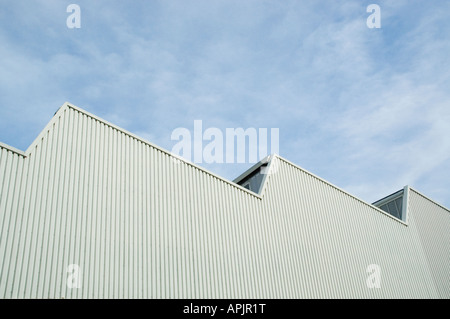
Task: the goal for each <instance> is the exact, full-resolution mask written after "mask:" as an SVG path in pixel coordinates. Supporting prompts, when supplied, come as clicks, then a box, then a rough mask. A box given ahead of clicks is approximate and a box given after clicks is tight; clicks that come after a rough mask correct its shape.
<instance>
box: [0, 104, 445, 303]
mask: <svg viewBox="0 0 450 319" xmlns="http://www.w3.org/2000/svg"><path fill="white" fill-rule="evenodd" d="M270 165H271V174H270V175H268V176H267V178H266V181H265V185H264V189H263V192H262V196H258V195H255V194H253V193H251V192H250V191H247V190H245V189H244V188H242V187H240V186H237V185H235V184H233V183H231V182H229V181H226V180H224V179H222V178H220V177H218V176H215V175H214V174H211V173H209V172H207V171H205V170H203V169H201V168H199V167H197V166H195V165H192V164H189V163H186V162H184V161H180V160H178V159H176V158H175V157H173V156H171V155H170V154H169V153H168V152H166V151H163V150H161V149H159V148H157V147H155V146H153V145H151V144H149V143H147V142H145V141H143V140H141V139H139V138H138V137H136V136H134V135H132V134H130V133H127V132H125V131H123V130H121V129H120V128H117V127H115V126H114V125H111V124H109V123H107V122H104V121H103V120H101V119H98V118H96V117H95V116H92V115H90V114H89V113H87V112H84V111H82V110H80V109H78V108H76V107H72V106H70V105H68V104H66V105H65V106H64V107H62V108H61V109H60V110H59V111H58V112H57V113H56V115H55V116H54V118H53V119H52V121H51V122H50V123H49V125H47V127H46V129H45V130H44V131H43V132H42V133H41V134H40V135H39V137H38V138H37V139H36V141H35V142H34V143H33V144H32V145H31V146H30V148H29V149H28V150H27V152H26V153H25V154H24V156H22V155H20V154H18V153H14V152H13V151H11V150H9V149H7V148H4V147H3V146H2V145H0V174H1V175H0V210H1V211H0V218H1V219H0V222H1V225H0V229H1V232H2V233H1V234H0V256H1V258H2V260H1V264H0V267H1V268H0V297H1V298H420V297H424V298H427V297H438V296H441V297H445V298H448V297H449V294H448V288H447V290H445V289H444V290H441V289H440V288H439V292H440V295H439V294H438V292H437V290H436V288H435V280H436V277H433V276H438V278H440V277H439V276H443V270H447V273H448V267H449V266H448V264H447V265H445V264H442V262H441V261H440V260H438V258H437V257H436V258H435V257H433V258H434V260H436V264H437V265H438V264H439V265H442V267H443V268H442V269H440V270H439V271H440V272H439V271H438V274H437V275H432V274H431V272H432V271H433V270H434V268H433V267H429V265H428V260H429V258H430V257H429V256H428V255H425V254H424V252H423V250H422V248H421V247H422V246H421V238H422V237H421V235H420V234H419V233H420V232H418V231H417V230H416V229H417V228H418V227H416V226H414V225H415V224H414V222H415V220H414V218H413V220H412V222H413V223H412V225H411V226H406V225H405V224H404V223H402V222H400V221H398V220H396V219H395V218H392V217H390V216H389V215H387V214H385V213H383V212H382V211H380V210H378V209H376V208H374V207H373V206H371V205H369V204H366V203H364V202H362V201H360V200H358V199H356V198H354V197H352V196H351V195H348V194H347V193H345V192H343V191H341V190H339V189H337V188H335V187H333V186H331V185H330V184H328V183H326V182H324V181H323V180H321V179H319V178H317V177H315V176H313V175H311V174H310V173H307V172H305V171H303V170H302V169H300V168H298V167H296V166H295V165H293V164H291V163H289V162H287V161H285V160H283V159H281V158H279V157H274V159H273V160H272V163H271V164H270ZM412 214H414V210H413V212H412ZM443 218H444V219H445V218H447V217H443ZM447 221H448V219H447ZM435 249H436V252H438V251H439V249H447V251H448V242H447V243H444V244H443V246H438V244H436V245H435ZM71 264H76V265H79V266H80V270H81V273H80V274H81V277H80V278H81V288H69V287H68V284H67V283H68V277H69V275H70V273H68V272H67V270H68V269H67V268H68V266H69V265H71ZM370 264H378V265H379V266H380V267H381V271H382V273H381V288H379V289H369V288H368V287H367V285H366V280H367V277H368V276H369V274H368V273H367V272H366V269H367V266H368V265H370ZM441 291H443V293H442V292H441Z"/></svg>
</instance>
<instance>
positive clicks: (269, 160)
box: [0, 102, 450, 226]
mask: <svg viewBox="0 0 450 319" xmlns="http://www.w3.org/2000/svg"><path fill="white" fill-rule="evenodd" d="M69 108H71V109H73V110H76V111H78V112H80V113H82V114H85V115H86V116H89V117H91V118H93V119H95V120H97V121H99V122H101V123H103V124H105V125H107V126H109V127H111V128H113V129H115V130H117V131H119V132H122V133H124V134H126V135H128V136H130V137H132V138H134V139H136V140H138V141H140V142H142V143H144V144H146V145H149V146H151V147H152V148H154V149H157V150H159V151H161V152H163V153H165V154H167V155H169V156H171V157H173V158H175V159H176V160H179V161H181V162H183V163H185V164H187V165H190V166H192V167H194V168H196V169H198V170H200V171H202V172H204V173H206V174H208V175H210V176H212V177H215V178H217V179H219V180H221V181H223V182H225V183H227V184H229V185H231V186H233V187H235V188H238V189H239V190H241V191H244V192H246V193H247V194H249V195H251V196H254V197H256V198H258V199H260V200H261V199H262V198H263V193H264V189H265V184H266V183H267V182H268V179H267V178H265V179H264V181H263V183H262V185H261V190H262V191H261V194H257V193H255V192H252V191H250V190H248V189H246V188H245V187H242V186H241V185H239V184H237V183H236V181H237V182H239V181H240V180H242V179H243V178H245V177H246V176H247V175H248V174H251V173H252V172H253V171H254V170H255V169H257V168H258V167H260V166H261V165H263V164H266V163H269V166H271V163H272V162H273V161H274V159H275V157H277V158H279V159H280V160H282V161H284V162H285V163H287V164H289V165H291V166H293V167H295V168H297V169H299V170H300V171H302V172H304V173H306V174H308V175H310V176H312V177H314V178H316V179H318V180H319V181H321V182H323V183H325V184H327V185H328V186H331V187H332V188H334V189H336V190H338V191H340V192H342V193H344V194H346V195H348V196H350V197H351V198H353V199H356V200H357V201H359V202H361V203H363V204H365V205H367V206H368V207H370V208H372V209H374V210H375V211H378V212H380V213H382V214H384V215H386V216H388V217H390V218H392V219H394V220H396V221H398V222H400V223H401V224H403V225H406V226H407V225H408V224H407V223H405V222H404V221H402V220H400V219H398V218H396V217H394V216H392V215H390V214H388V213H386V212H385V211H383V210H381V209H379V208H378V207H376V206H374V205H372V204H370V203H368V202H366V201H364V200H362V199H360V198H358V197H356V196H355V195H352V194H350V193H349V192H347V191H345V190H343V189H342V188H340V187H338V186H336V185H334V184H332V183H330V182H328V181H326V180H325V179H323V178H321V177H319V176H317V175H315V174H313V173H311V172H309V171H307V170H306V169H304V168H302V167H300V166H298V165H297V164H294V163H292V162H291V161H289V160H287V159H285V158H283V157H281V156H279V155H278V154H272V155H269V156H267V157H265V158H263V159H262V160H261V161H259V162H258V163H256V164H255V165H253V166H252V167H250V168H249V169H247V170H246V171H245V172H244V173H242V174H241V175H239V176H238V177H237V178H235V179H234V180H233V181H230V180H228V179H226V178H224V177H222V176H219V175H217V174H215V173H213V172H211V171H209V170H207V169H206V168H204V167H201V166H199V165H197V164H195V163H192V162H190V161H188V160H186V159H184V158H182V157H181V156H178V155H176V154H173V153H171V152H169V151H168V150H166V149H164V148H162V147H160V146H158V145H155V144H153V143H151V142H149V141H147V140H145V139H143V138H142V137H140V136H137V135H136V134H134V133H131V132H129V131H127V130H125V129H123V128H121V127H119V126H117V125H115V124H112V123H110V122H108V121H107V120H105V119H102V118H100V117H98V116H97V115H94V114H92V113H90V112H88V111H86V110H84V109H82V108H80V107H77V106H75V105H73V104H72V103H69V102H65V103H64V104H63V105H62V106H61V107H60V108H59V109H58V110H57V111H56V112H55V114H54V115H53V117H52V119H51V120H50V121H49V122H48V123H47V125H46V126H45V127H44V129H43V130H42V131H41V132H40V133H39V134H38V136H37V137H36V138H35V140H34V141H33V142H32V143H31V145H30V146H29V147H28V148H27V150H26V151H25V152H24V151H21V150H19V149H16V148H14V147H12V146H10V145H7V144H4V143H1V142H0V147H3V148H6V149H8V150H10V151H11V152H14V153H16V154H18V155H20V156H23V157H28V156H29V155H30V154H31V152H32V150H33V149H34V148H35V147H36V145H37V144H38V142H39V141H40V140H41V139H42V138H43V137H44V135H45V134H46V132H48V131H49V130H50V129H51V127H52V126H53V125H54V123H55V122H56V120H57V119H58V118H59V117H60V116H61V115H62V114H63V113H64V111H65V110H66V109H69ZM269 170H270V167H269ZM270 174H271V173H270V172H269V173H268V175H270ZM411 189H412V188H411ZM412 190H414V191H415V192H416V193H417V194H419V195H421V196H423V197H424V198H426V199H428V200H429V201H431V202H433V203H434V204H436V205H438V206H439V207H442V208H443V209H445V210H446V211H448V212H450V210H449V209H448V208H446V207H444V206H442V205H441V204H439V203H437V202H435V201H433V200H432V199H430V198H428V197H427V196H425V195H423V194H422V193H420V192H418V191H417V190H415V189H412ZM391 195H392V194H391ZM388 196H390V195H388Z"/></svg>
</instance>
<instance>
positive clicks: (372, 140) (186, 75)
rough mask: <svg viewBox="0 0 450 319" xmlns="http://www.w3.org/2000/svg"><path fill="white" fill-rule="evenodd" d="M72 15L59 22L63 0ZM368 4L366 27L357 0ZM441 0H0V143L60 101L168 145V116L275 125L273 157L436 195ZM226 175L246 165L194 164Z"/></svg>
mask: <svg viewBox="0 0 450 319" xmlns="http://www.w3.org/2000/svg"><path fill="white" fill-rule="evenodd" d="M71 3H75V4H78V5H79V6H80V8H81V28H80V29H69V28H67V26H66V19H67V17H68V16H69V13H67V12H66V8H67V6H68V5H69V4H71ZM371 3H376V4H378V5H379V6H380V8H381V29H369V28H368V27H367V25H366V19H367V17H368V16H369V13H367V12H366V7H367V6H368V5H369V4H371ZM449 12H450V2H449V1H433V2H432V3H430V2H429V1H401V0H400V1H395V2H394V1H378V2H374V1H289V0H287V1H262V0H259V1H254V0H246V1H242V0H241V1H233V0H224V1H212V0H209V1H206V0H198V1H197V0H192V1H188V0H184V1H172V0H164V1H127V2H125V1H100V0H98V1H60V0H58V1H50V0H45V1H30V0H27V1H24V0H17V1H6V0H0V43H1V45H0V141H1V142H3V143H6V144H9V145H11V146H14V147H16V148H19V149H22V150H25V149H26V148H27V147H28V146H29V145H30V144H31V142H32V141H33V140H34V138H35V137H36V136H37V135H38V134H39V132H40V131H41V130H42V129H43V128H44V126H45V125H46V124H47V122H48V121H49V120H50V119H51V117H52V116H53V114H54V112H55V111H56V110H57V109H58V108H59V107H60V106H61V105H62V104H63V103H64V102H65V101H68V102H71V103H73V104H74V105H76V106H79V107H81V108H83V109H86V110H87V111H89V112H91V113H94V114H96V115H98V116H99V117H101V118H104V119H106V120H108V121H110V122H112V123H114V124H116V125H118V126H120V127H123V128H125V129H126V130H128V131H131V132H133V133H135V134H137V135H139V136H142V137H143V138H144V139H146V140H148V141H150V142H152V143H154V144H157V145H159V146H161V147H163V148H165V149H168V150H171V148H172V147H173V145H174V144H175V142H174V141H172V140H171V139H170V137H171V133H172V131H173V130H174V129H175V128H177V127H185V128H188V129H191V130H192V129H193V123H194V120H198V119H201V120H202V121H203V127H204V128H207V127H217V128H220V129H221V130H223V131H224V132H225V128H227V127H229V128H238V127H242V128H249V127H254V128H269V129H270V128H279V130H280V137H279V141H280V145H279V152H280V155H281V156H283V157H284V158H286V159H288V160H290V161H291V162H294V163H295V164H297V165H299V166H301V167H303V168H305V169H307V170H309V171H311V172H312V173H314V174H316V175H318V176H320V177H322V178H324V179H326V180H328V181H330V182H331V183H333V184H335V185H337V186H339V187H341V188H343V189H345V190H347V191H349V192H350V193H352V194H354V195H356V196H358V197H360V198H361V199H363V200H365V201H367V202H373V201H375V200H377V199H379V198H381V197H384V196H386V195H388V194H390V193H392V192H394V191H396V190H399V189H401V188H402V187H403V186H404V185H407V184H408V185H410V186H412V187H414V188H416V189H417V190H419V191H420V192H422V193H424V194H425V195H427V196H428V197H430V198H432V199H434V200H436V201H437V202H439V203H442V204H443V205H445V206H446V207H450V192H449V189H450V89H449V88H450V41H449V40H450V19H449V17H450V13H449ZM200 165H201V166H203V167H205V168H207V169H208V170H210V171H213V172H214V173H216V174H218V175H221V176H223V177H225V178H228V179H233V178H234V177H236V176H238V175H239V174H240V173H242V172H243V171H245V170H246V169H247V168H248V167H249V166H251V164H209V165H207V164H200Z"/></svg>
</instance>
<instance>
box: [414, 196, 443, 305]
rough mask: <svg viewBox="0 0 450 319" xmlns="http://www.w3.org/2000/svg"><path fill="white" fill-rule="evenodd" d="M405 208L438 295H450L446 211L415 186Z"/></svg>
mask: <svg viewBox="0 0 450 319" xmlns="http://www.w3.org/2000/svg"><path fill="white" fill-rule="evenodd" d="M409 209H410V211H411V215H412V217H413V218H414V224H415V228H416V231H417V232H418V235H419V238H420V242H421V244H422V248H423V251H424V252H425V256H426V258H427V261H428V265H429V267H430V271H431V274H432V276H433V279H434V283H435V286H436V288H437V291H438V293H439V296H440V298H450V297H449V296H450V270H449V267H450V266H449V265H450V211H449V210H448V209H446V208H444V207H442V206H440V205H438V204H436V203H434V202H433V201H431V200H429V199H428V198H426V197H424V196H423V195H421V194H420V193H418V192H417V191H415V190H411V195H410V201H409Z"/></svg>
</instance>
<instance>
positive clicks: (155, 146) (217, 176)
mask: <svg viewBox="0 0 450 319" xmlns="http://www.w3.org/2000/svg"><path fill="white" fill-rule="evenodd" d="M69 108H71V109H73V110H76V111H78V112H80V113H82V114H85V115H86V116H89V117H91V118H93V119H95V120H97V121H99V122H101V123H103V124H105V125H107V126H109V127H111V128H113V129H115V130H117V131H119V132H122V133H124V134H126V135H128V136H130V137H132V138H134V139H136V140H138V141H140V142H142V143H144V144H146V145H149V146H150V147H152V148H154V149H157V150H159V151H161V152H163V153H165V154H167V155H169V156H171V157H173V158H175V159H176V160H179V161H181V162H183V163H185V164H187V165H190V166H192V167H194V168H197V169H198V170H200V171H202V172H204V173H206V174H208V175H211V176H212V177H215V178H217V179H219V180H221V181H223V182H225V183H227V184H229V185H231V186H233V187H235V188H238V189H240V190H242V191H244V192H246V193H247V194H249V195H252V196H254V197H256V198H258V199H262V196H260V195H259V194H256V193H254V192H252V191H250V190H248V189H246V188H245V187H242V186H241V185H238V184H236V183H233V182H232V181H230V180H228V179H226V178H224V177H222V176H219V175H217V174H215V173H213V172H211V171H209V170H207V169H206V168H204V167H201V166H198V165H196V164H195V163H192V162H190V161H188V160H186V159H184V158H182V157H181V156H178V155H176V154H173V153H171V152H169V151H168V150H166V149H164V148H162V147H160V146H158V145H155V144H153V143H151V142H149V141H147V140H145V139H143V138H142V137H140V136H137V135H136V134H133V133H131V132H129V131H127V130H125V129H123V128H121V127H119V126H117V125H115V124H112V123H110V122H108V121H107V120H105V119H102V118H100V117H98V116H97V115H94V114H92V113H90V112H88V111H86V110H84V109H82V108H80V107H78V106H75V105H73V104H72V103H69V102H65V103H64V104H63V105H62V106H60V107H59V109H58V110H57V111H56V112H55V114H54V115H53V117H52V119H51V120H50V121H49V122H48V123H47V125H46V126H45V127H44V129H43V130H42V131H41V132H40V133H39V134H38V136H37V137H36V138H35V139H34V141H33V142H32V143H31V145H30V146H29V147H28V148H27V150H26V151H25V152H23V151H20V150H17V149H15V148H13V147H11V146H9V145H6V144H4V145H5V148H7V149H11V150H12V151H14V152H16V153H18V154H20V155H22V156H24V157H28V156H29V155H30V154H31V152H32V150H33V149H34V148H35V147H36V145H37V144H38V143H39V141H40V140H41V139H42V138H43V137H44V135H45V134H46V132H48V131H49V130H50V129H51V128H52V126H53V124H54V123H55V122H56V121H57V119H58V118H59V117H60V116H61V115H62V114H63V113H64V111H65V110H67V109H69ZM2 144H3V143H2Z"/></svg>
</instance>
